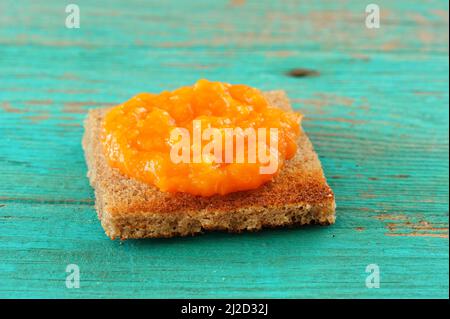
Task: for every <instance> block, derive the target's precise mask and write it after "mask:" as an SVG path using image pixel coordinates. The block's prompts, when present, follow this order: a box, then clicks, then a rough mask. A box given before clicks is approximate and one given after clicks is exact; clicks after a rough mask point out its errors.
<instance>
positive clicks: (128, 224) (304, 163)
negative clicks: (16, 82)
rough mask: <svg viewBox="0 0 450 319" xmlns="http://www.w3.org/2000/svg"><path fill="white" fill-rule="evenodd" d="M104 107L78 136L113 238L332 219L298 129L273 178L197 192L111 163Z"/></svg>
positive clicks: (276, 95) (285, 104) (274, 99)
mask: <svg viewBox="0 0 450 319" xmlns="http://www.w3.org/2000/svg"><path fill="white" fill-rule="evenodd" d="M264 94H265V96H266V98H267V99H268V100H269V101H270V102H271V104H272V105H275V106H277V107H280V108H284V109H290V104H289V100H288V99H287V96H286V94H285V93H284V91H270V92H265V93H264ZM107 110H108V109H95V110H90V111H89V114H88V117H87V119H86V121H85V133H84V137H83V143H82V144H83V148H84V151H85V157H86V162H87V165H88V177H89V180H90V183H91V185H92V187H93V188H94V190H95V197H96V209H97V214H98V217H99V219H100V220H101V223H102V226H103V228H104V229H105V232H106V234H107V235H108V236H109V237H110V238H112V239H114V238H121V239H127V238H146V237H172V236H185V235H191V234H195V233H199V232H202V231H204V230H227V231H231V232H240V231H243V230H258V229H261V228H263V227H278V226H286V225H302V224H310V223H317V224H325V225H326V224H332V223H334V220H335V201H334V194H333V192H332V190H331V189H330V187H329V186H328V185H327V182H326V179H325V177H324V174H323V171H322V167H321V165H320V161H319V159H318V157H317V154H316V153H315V152H314V150H313V147H312V145H311V142H310V141H309V139H308V137H307V136H306V134H305V133H304V132H303V131H302V133H301V135H300V137H299V140H298V150H297V153H296V155H295V156H294V157H293V158H292V159H290V160H288V161H286V163H285V165H284V166H283V168H282V169H281V171H280V172H279V174H278V175H277V176H276V177H275V178H274V179H273V181H271V182H269V183H267V184H264V185H263V186H261V187H259V188H258V189H255V190H249V191H241V192H235V193H231V194H227V195H215V196H212V197H200V196H194V195H191V194H186V193H164V192H161V191H159V190H158V189H157V188H156V187H154V186H152V185H148V184H145V183H142V182H140V181H137V180H134V179H131V178H128V177H126V176H123V175H122V174H121V173H120V172H119V171H118V170H117V169H114V168H111V167H110V166H109V165H108V163H107V161H106V158H105V156H104V153H103V149H102V148H103V146H102V143H101V141H100V138H99V133H100V129H101V121H102V118H103V116H104V115H105V113H106V112H107Z"/></svg>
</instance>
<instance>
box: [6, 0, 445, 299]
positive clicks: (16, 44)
mask: <svg viewBox="0 0 450 319" xmlns="http://www.w3.org/2000/svg"><path fill="white" fill-rule="evenodd" d="M77 3H78V4H79V5H80V8H81V14H82V16H81V24H82V27H81V29H78V30H69V29H66V28H65V27H64V19H65V13H64V7H63V4H61V3H60V2H58V1H46V2H45V3H39V4H37V3H36V2H33V1H20V2H17V1H9V0H7V1H2V3H1V4H0V12H2V13H1V14H0V70H1V74H2V75H1V77H0V108H1V109H0V136H1V138H0V173H1V177H2V183H0V230H1V233H0V297H44V298H50V297H287V298H294V297H313V298H316V297H339V298H343V297H368V298H378V297H382V298H388V297H397V298H407V297H439V298H442V297H446V298H447V297H448V262H449V260H448V245H449V243H448V186H449V185H448V184H449V183H448V181H449V179H448V176H449V169H448V163H449V161H448V151H449V149H448V145H449V139H448V118H449V108H448V105H449V95H448V82H449V81H448V74H449V73H448V71H449V64H448V2H443V1H430V2H427V3H422V2H419V1H414V2H411V1H395V2H392V1H379V5H380V7H381V10H382V17H381V26H382V27H381V29H379V30H369V29H367V28H365V26H364V8H365V4H364V3H361V2H358V1H345V2H344V1H333V2H317V1H314V2H304V3H303V2H302V3H301V4H299V3H298V2H296V1H284V2H283V3H282V4H279V3H278V2H270V1H267V2H266V1H239V2H236V1H234V2H233V1H231V2H225V1H198V2H197V1H195V2H194V3H191V2H189V3H187V2H176V1H169V2H164V4H163V3H161V2H154V3H152V4H151V5H144V4H143V3H142V2H140V1H129V2H127V5H125V4H124V2H121V1H108V6H107V7H100V6H96V5H95V4H94V2H92V1H77ZM299 68H306V69H310V70H314V71H317V72H318V73H319V74H318V75H315V76H307V77H292V76H289V75H288V74H287V73H288V72H289V71H291V70H294V69H299ZM203 77H204V78H208V79H212V80H221V81H229V82H233V83H246V84H249V85H253V86H256V87H258V88H260V89H262V90H269V89H284V90H286V91H287V92H288V95H289V97H290V98H291V100H292V102H293V105H294V107H295V108H296V109H298V110H300V111H301V112H302V113H304V114H305V122H304V127H305V129H306V131H307V132H308V134H309V135H310V137H311V139H312V141H313V143H314V146H315V148H316V150H317V152H318V154H319V156H320V158H321V160H322V163H323V166H324V170H325V173H326V175H327V177H328V180H329V183H330V185H331V187H332V188H333V190H334V191H335V193H336V199H337V204H338V211H337V222H336V224H335V225H333V226H331V227H305V228H301V229H291V230H271V231H264V232H261V233H255V234H243V235H228V234H222V233H217V234H208V235H205V236H200V237H194V238H181V239H171V240H142V241H127V242H123V243H121V242H118V241H114V242H113V241H110V240H109V239H108V238H106V236H105V235H104V234H103V231H102V229H101V227H100V225H99V223H98V221H97V219H96V216H95V213H94V208H93V203H94V195H93V192H92V190H91V188H90V187H89V184H88V181H87V179H86V177H85V174H86V167H85V164H84V158H83V153H82V150H81V146H80V140H81V136H82V133H83V128H82V121H83V119H84V116H85V113H86V111H87V110H88V109H89V108H93V107H103V106H109V105H114V104H116V103H120V102H121V101H124V100H125V99H128V98H129V97H131V96H132V95H133V94H135V93H137V92H140V91H150V92H159V91H161V90H164V89H173V88H176V87H178V86H180V85H187V84H191V83H193V82H194V81H195V80H197V79H198V78H203ZM69 263H75V264H77V265H79V267H80V271H81V288H80V289H67V288H66V287H65V278H66V273H65V267H66V265H67V264H69ZM371 263H375V264H378V265H379V267H380V270H381V288H379V289H368V288H366V286H365V279H366V276H367V273H366V272H365V267H366V266H367V265H368V264H371Z"/></svg>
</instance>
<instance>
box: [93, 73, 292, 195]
mask: <svg viewBox="0 0 450 319" xmlns="http://www.w3.org/2000/svg"><path fill="white" fill-rule="evenodd" d="M300 120H301V115H300V114H298V113H295V112H287V111H283V110H281V109H279V108H277V107H275V106H272V105H270V104H269V103H268V101H267V100H266V99H265V97H264V96H263V94H262V93H261V92H260V91H259V90H257V89H255V88H252V87H249V86H246V85H241V84H239V85H232V84H228V83H222V82H211V81H208V80H203V79H202V80H199V81H197V82H196V83H195V84H194V85H193V86H186V87H181V88H179V89H176V90H174V91H172V92H168V91H164V92H162V93H160V94H151V93H141V94H138V95H136V96H134V97H133V98H131V99H130V100H129V101H127V102H125V103H123V104H120V105H118V106H116V107H114V108H112V109H110V110H109V111H108V112H107V114H106V116H105V118H104V120H103V123H102V131H101V136H100V139H101V141H102V144H103V149H104V154H105V156H106V159H107V161H108V164H109V165H110V166H112V167H115V168H117V169H118V170H119V171H120V172H121V173H122V174H124V175H126V176H128V177H131V178H135V179H137V180H140V181H142V182H145V183H147V184H150V185H154V186H156V187H158V188H159V189H160V190H161V191H163V192H184V193H190V194H193V195H200V196H211V195H214V194H220V195H225V194H228V193H231V192H236V191H242V190H249V189H255V188H257V187H259V186H261V185H262V184H264V183H266V182H268V181H270V180H271V179H272V178H273V177H274V176H275V175H276V174H277V173H278V171H279V170H280V169H281V167H282V166H283V163H284V161H285V160H287V159H290V158H292V157H293V156H294V155H295V153H296V151H297V143H296V140H297V138H298V136H299V135H300V126H299V123H300ZM199 127H201V128H214V130H215V131H214V132H215V133H214V134H212V135H214V143H213V146H214V147H210V148H209V151H206V153H205V147H207V145H208V143H210V144H211V140H212V138H211V136H210V139H208V138H206V139H205V136H204V135H200V138H199V135H198V132H196V130H197V129H198V128H199ZM237 128H239V129H242V130H241V131H238V130H236V129H237ZM246 129H253V130H255V131H256V132H257V133H263V132H261V130H263V131H264V130H267V134H265V135H264V134H257V135H255V136H256V137H257V138H258V140H257V141H256V142H255V139H251V138H250V137H249V136H250V135H245V134H244V135H243V134H242V132H243V131H245V132H248V131H247V130H246ZM273 129H276V131H277V134H276V135H275V136H272V135H271V134H270V133H271V132H273V131H272V130H273ZM230 130H231V131H233V132H238V133H236V135H233V136H232V137H231V143H230V142H229V141H230V139H229V140H228V142H227V138H229V136H230V135H229V134H230ZM182 131H183V132H184V133H186V134H180V132H182ZM269 131H270V132H269ZM174 132H175V133H177V134H174ZM239 132H240V133H239ZM239 134H240V135H241V136H242V135H243V139H241V140H240V141H241V142H242V141H246V142H247V143H244V145H243V148H242V147H241V148H239V147H237V143H238V142H237V141H238V136H239ZM210 135H211V134H210ZM186 136H187V141H188V142H190V148H188V149H187V154H186V152H185V153H184V155H187V156H185V157H183V158H184V159H189V160H188V161H186V160H184V161H180V160H179V156H178V151H179V149H177V151H176V153H177V157H176V158H177V159H176V160H174V156H173V155H174V152H173V148H174V146H179V145H180V144H179V143H180V138H181V137H186ZM274 139H276V141H275V142H277V143H275V144H276V147H273V145H272V143H271V142H273V140H274ZM261 140H262V142H261ZM250 142H252V143H253V144H251V143H250ZM224 145H228V146H232V147H234V148H235V152H231V153H227V152H228V150H227V148H226V147H224ZM252 145H257V146H258V148H261V149H263V151H262V153H261V154H260V153H258V154H260V155H261V156H250V155H249V154H250V150H254V148H253V147H252ZM188 146H189V145H188ZM210 146H211V145H210ZM216 146H217V149H216ZM221 146H223V147H222V148H223V149H222V148H221ZM241 146H242V145H241ZM262 146H265V147H266V148H264V147H262ZM180 150H181V151H182V152H183V149H182V148H181V149H180ZM199 150H203V152H201V151H199ZM184 151H186V149H184ZM212 151H214V152H212ZM193 153H195V155H193ZM263 153H264V154H263ZM199 154H200V157H199ZM230 154H231V155H230ZM201 155H202V156H201ZM242 155H243V157H242ZM262 155H266V156H262ZM225 158H227V159H228V160H226V159H225ZM238 158H239V159H241V160H240V161H239V160H238ZM242 158H246V159H247V160H244V161H242ZM268 158H269V159H271V160H273V159H275V160H276V166H275V169H273V170H271V171H269V172H268V173H267V172H266V173H261V168H262V167H263V166H266V165H267V159H268ZM199 159H200V160H199ZM229 159H231V161H230V160H229Z"/></svg>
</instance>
